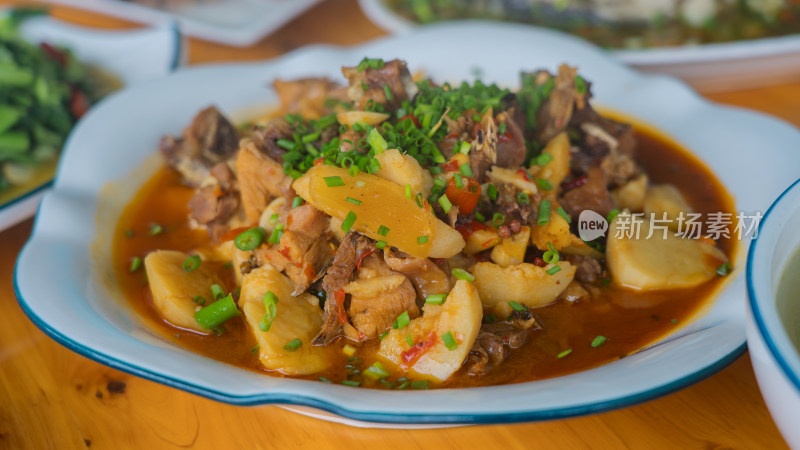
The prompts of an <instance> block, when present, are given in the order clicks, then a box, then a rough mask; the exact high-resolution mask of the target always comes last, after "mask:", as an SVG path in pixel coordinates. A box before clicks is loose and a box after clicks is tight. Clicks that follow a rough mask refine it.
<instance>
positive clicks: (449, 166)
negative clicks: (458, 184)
mask: <svg viewBox="0 0 800 450" xmlns="http://www.w3.org/2000/svg"><path fill="white" fill-rule="evenodd" d="M442 170H444V171H445V172H458V161H457V160H455V159H454V160H452V161H450V162H446V163H444V164H442Z"/></svg>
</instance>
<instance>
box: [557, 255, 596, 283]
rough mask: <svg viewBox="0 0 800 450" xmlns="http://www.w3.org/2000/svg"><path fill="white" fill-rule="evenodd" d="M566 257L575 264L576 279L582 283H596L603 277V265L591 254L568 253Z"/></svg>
mask: <svg viewBox="0 0 800 450" xmlns="http://www.w3.org/2000/svg"><path fill="white" fill-rule="evenodd" d="M566 259H567V261H568V262H569V263H570V264H572V265H573V266H575V279H576V280H578V281H580V282H582V283H594V282H596V281H597V280H599V279H601V278H602V277H603V266H602V265H600V261H598V260H596V259H594V258H592V257H591V256H582V255H567V258H566Z"/></svg>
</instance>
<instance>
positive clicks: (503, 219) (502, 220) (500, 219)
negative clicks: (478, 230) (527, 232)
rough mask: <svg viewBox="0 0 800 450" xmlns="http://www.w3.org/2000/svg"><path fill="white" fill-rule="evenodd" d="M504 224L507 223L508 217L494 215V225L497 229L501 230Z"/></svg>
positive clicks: (499, 214)
mask: <svg viewBox="0 0 800 450" xmlns="http://www.w3.org/2000/svg"><path fill="white" fill-rule="evenodd" d="M504 223H506V216H504V215H503V214H501V213H494V214H493V215H492V225H494V227H495V228H499V227H500V225H502V224H504Z"/></svg>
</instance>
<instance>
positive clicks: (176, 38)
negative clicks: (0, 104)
mask: <svg viewBox="0 0 800 450" xmlns="http://www.w3.org/2000/svg"><path fill="white" fill-rule="evenodd" d="M169 28H170V31H171V32H172V60H170V62H169V66H168V67H167V74H170V73H172V72H174V71H175V70H176V69H177V68H178V66H180V64H181V60H182V58H183V49H184V45H183V39H182V38H181V33H180V29H179V28H178V23H177V22H176V21H172V22H171V23H170V25H169ZM73 128H75V127H74V126H73ZM70 133H72V130H70ZM64 142H65V143H66V140H65V141H64ZM62 148H63V146H62ZM58 159H59V163H58V164H59V165H60V164H61V155H59V156H58ZM57 174H58V167H56V170H54V171H53V176H52V177H51V178H50V179H49V180H47V181H46V182H44V183H43V184H41V185H40V186H38V187H36V188H34V189H32V190H30V191H28V192H25V193H24V194H22V195H20V196H18V197H13V198H12V199H10V200H8V201H7V202H5V203H0V211H3V210H4V209H6V208H10V207H11V206H13V205H16V204H17V203H21V202H23V201H25V200H27V199H28V198H30V197H32V196H34V195H36V194H39V193H41V192H42V191H44V190H46V189H49V188H51V187H53V183H54V182H55V178H56V175H57ZM37 213H38V208H37ZM26 218H27V217H26ZM0 231H1V230H0Z"/></svg>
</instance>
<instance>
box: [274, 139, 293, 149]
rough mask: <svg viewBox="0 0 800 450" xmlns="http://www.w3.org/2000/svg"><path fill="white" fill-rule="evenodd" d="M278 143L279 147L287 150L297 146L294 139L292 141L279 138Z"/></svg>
mask: <svg viewBox="0 0 800 450" xmlns="http://www.w3.org/2000/svg"><path fill="white" fill-rule="evenodd" d="M277 144H278V146H279V147H283V148H285V149H286V150H293V149H294V146H295V143H294V141H290V140H288V139H278V142H277Z"/></svg>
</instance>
